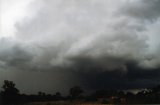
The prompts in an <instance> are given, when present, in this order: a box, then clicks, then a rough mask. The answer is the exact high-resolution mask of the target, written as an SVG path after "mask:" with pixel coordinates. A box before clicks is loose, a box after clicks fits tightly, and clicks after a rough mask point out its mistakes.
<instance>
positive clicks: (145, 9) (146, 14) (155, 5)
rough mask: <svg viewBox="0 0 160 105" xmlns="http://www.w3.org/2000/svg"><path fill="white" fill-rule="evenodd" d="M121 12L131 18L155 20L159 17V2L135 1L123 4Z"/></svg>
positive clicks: (157, 0) (152, 0)
mask: <svg viewBox="0 0 160 105" xmlns="http://www.w3.org/2000/svg"><path fill="white" fill-rule="evenodd" d="M123 10H124V12H125V13H127V14H128V15H129V16H130V17H132V18H140V19H142V20H151V21H153V20H156V19H158V18H159V16H160V1H159V0H136V1H134V0H133V1H131V2H127V3H126V4H124V7H123Z"/></svg>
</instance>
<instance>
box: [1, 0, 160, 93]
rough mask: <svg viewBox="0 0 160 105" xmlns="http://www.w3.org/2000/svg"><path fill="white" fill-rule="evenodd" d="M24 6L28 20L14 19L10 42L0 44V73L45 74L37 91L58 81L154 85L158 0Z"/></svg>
mask: <svg viewBox="0 0 160 105" xmlns="http://www.w3.org/2000/svg"><path fill="white" fill-rule="evenodd" d="M28 8H30V9H29V11H30V13H28V15H31V16H29V17H27V16H26V17H25V18H23V19H21V20H19V21H16V23H15V25H14V27H15V29H16V32H15V33H14V38H1V40H0V47H1V49H0V68H1V71H2V70H5V69H7V70H15V71H16V72H18V71H19V72H21V73H22V74H23V71H24V72H28V74H26V75H28V76H29V75H33V74H34V75H38V74H36V72H37V73H40V74H39V76H43V74H45V73H48V74H47V75H48V77H47V76H44V80H43V81H45V80H46V81H47V82H48V86H46V85H45V86H46V87H45V86H42V87H44V88H47V87H49V86H50V84H53V87H56V88H57V89H58V88H60V86H62V84H63V83H64V81H65V79H61V78H68V81H70V82H67V83H68V84H70V85H68V84H66V83H64V84H65V86H67V87H69V86H71V85H82V86H84V87H86V88H89V89H98V88H107V87H108V88H119V89H128V88H143V87H146V86H152V85H156V84H158V83H159V80H160V78H158V74H160V71H159V68H160V66H159V65H160V53H159V52H160V48H159V45H160V43H159V38H160V37H159V33H160V31H159V28H158V27H160V20H159V18H160V12H159V11H160V1H159V0H135V1H133V0H119V1H117V0H92V1H91V0H85V1H77V0H69V1H66V0H58V1H53V0H34V1H33V2H32V3H31V4H30V5H29V7H28ZM17 70H18V71H17ZM33 72H34V73H33ZM44 72H45V73H44ZM29 73H31V74H29ZM52 73H53V75H57V76H58V75H59V76H60V77H61V75H62V74H63V77H61V78H60V77H56V76H52V75H50V74H52ZM23 75H25V74H23ZM31 77H32V76H31ZM13 78H17V77H16V74H15V77H13ZM20 78H21V79H23V77H20ZM25 78H27V77H25ZM37 78H41V77H37V76H35V77H34V76H33V77H32V79H35V80H41V79H37ZM49 80H51V81H52V82H53V81H54V82H56V83H59V84H61V85H58V86H55V85H54V83H52V82H51V81H49ZM16 81H18V79H16ZM29 81H30V80H28V82H29ZM21 82H22V81H21ZM21 82H18V83H20V84H21ZM31 84H32V85H33V83H31ZM40 85H43V83H42V84H41V83H40ZM23 86H24V85H23ZM23 86H20V87H23ZM30 87H31V86H30ZM39 87H40V86H39ZM37 88H38V87H37ZM50 90H51V91H53V90H52V89H50ZM61 90H63V89H61Z"/></svg>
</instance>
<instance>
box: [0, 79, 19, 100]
mask: <svg viewBox="0 0 160 105" xmlns="http://www.w3.org/2000/svg"><path fill="white" fill-rule="evenodd" d="M2 89H3V90H2V91H1V94H2V101H3V102H4V103H16V102H18V97H19V90H18V89H17V88H16V87H15V83H14V82H13V81H8V80H4V85H3V86H2Z"/></svg>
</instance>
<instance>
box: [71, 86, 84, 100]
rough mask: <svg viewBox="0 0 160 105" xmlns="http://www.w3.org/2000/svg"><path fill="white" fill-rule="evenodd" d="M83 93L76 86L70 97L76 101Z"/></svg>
mask: <svg viewBox="0 0 160 105" xmlns="http://www.w3.org/2000/svg"><path fill="white" fill-rule="evenodd" d="M82 93H83V90H82V89H81V88H80V87H78V86H75V87H73V88H71V89H70V96H71V97H72V98H73V99H75V98H78V97H80V95H81V94H82Z"/></svg>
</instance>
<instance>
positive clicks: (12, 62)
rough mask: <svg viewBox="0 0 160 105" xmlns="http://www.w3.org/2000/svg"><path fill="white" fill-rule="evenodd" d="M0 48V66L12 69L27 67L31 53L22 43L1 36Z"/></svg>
mask: <svg viewBox="0 0 160 105" xmlns="http://www.w3.org/2000/svg"><path fill="white" fill-rule="evenodd" d="M0 48H1V50H0V62H1V67H6V68H12V69H14V68H15V69H17V68H23V69H25V68H26V67H29V65H30V61H31V60H32V54H31V53H30V52H29V51H27V49H26V47H25V46H24V45H21V44H20V43H18V42H16V41H13V40H11V39H6V38H2V39H1V40H0Z"/></svg>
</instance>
